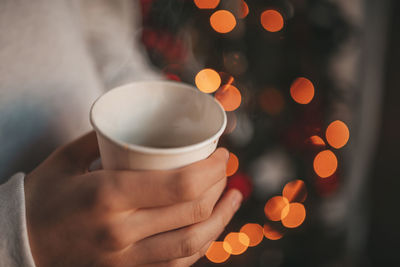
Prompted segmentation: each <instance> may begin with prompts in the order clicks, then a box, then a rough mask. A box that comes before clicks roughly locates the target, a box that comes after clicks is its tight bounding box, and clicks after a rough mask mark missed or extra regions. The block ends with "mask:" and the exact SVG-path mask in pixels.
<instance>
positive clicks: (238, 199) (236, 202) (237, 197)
mask: <svg viewBox="0 0 400 267" xmlns="http://www.w3.org/2000/svg"><path fill="white" fill-rule="evenodd" d="M232 194H233V196H232V208H233V209H234V210H235V211H237V210H238V209H239V207H240V204H241V203H242V199H243V196H242V193H240V191H239V190H236V189H234V190H233V193H232Z"/></svg>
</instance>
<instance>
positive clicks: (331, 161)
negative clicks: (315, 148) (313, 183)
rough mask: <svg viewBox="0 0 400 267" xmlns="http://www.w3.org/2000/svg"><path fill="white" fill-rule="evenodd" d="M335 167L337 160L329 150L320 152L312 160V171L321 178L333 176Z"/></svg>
mask: <svg viewBox="0 0 400 267" xmlns="http://www.w3.org/2000/svg"><path fill="white" fill-rule="evenodd" d="M337 166H338V161H337V158H336V156H335V154H334V153H333V152H332V151H330V150H324V151H321V152H319V153H318V154H317V155H316V156H315V158H314V171H315V173H316V174H317V175H318V176H319V177H321V178H326V177H329V176H331V175H332V174H334V173H335V171H336V169H337Z"/></svg>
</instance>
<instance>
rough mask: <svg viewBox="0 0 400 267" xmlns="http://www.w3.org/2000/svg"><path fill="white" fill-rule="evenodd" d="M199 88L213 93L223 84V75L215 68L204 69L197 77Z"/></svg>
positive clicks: (204, 91) (196, 81)
mask: <svg viewBox="0 0 400 267" xmlns="http://www.w3.org/2000/svg"><path fill="white" fill-rule="evenodd" d="M194 81H195V83H196V86H197V88H198V89H199V90H200V91H202V92H203V93H213V92H215V91H217V89H218V88H219V86H220V85H221V77H220V76H219V74H218V72H216V71H215V70H213V69H203V70H201V71H199V72H198V73H197V75H196V77H195V80H194Z"/></svg>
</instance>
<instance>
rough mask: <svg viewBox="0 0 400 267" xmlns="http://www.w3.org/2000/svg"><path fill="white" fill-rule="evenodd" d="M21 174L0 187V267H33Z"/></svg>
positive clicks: (23, 176)
mask: <svg viewBox="0 0 400 267" xmlns="http://www.w3.org/2000/svg"><path fill="white" fill-rule="evenodd" d="M24 178H25V175H24V174H23V173H17V174H15V175H14V176H12V177H11V178H10V179H9V180H8V181H7V182H6V183H4V184H2V185H0V266H7V267H22V266H23V267H34V266H35V263H34V261H33V257H32V254H31V251H30V246H29V240H28V231H27V227H26V217H25V192H24Z"/></svg>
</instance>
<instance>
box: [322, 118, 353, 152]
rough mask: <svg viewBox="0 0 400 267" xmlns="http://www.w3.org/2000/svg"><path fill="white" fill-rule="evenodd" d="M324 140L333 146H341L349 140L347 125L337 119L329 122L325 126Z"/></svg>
mask: <svg viewBox="0 0 400 267" xmlns="http://www.w3.org/2000/svg"><path fill="white" fill-rule="evenodd" d="M325 136H326V140H327V141H328V143H329V144H330V145H331V146H332V147H334V148H341V147H343V146H345V145H346V144H347V141H349V137H350V132H349V128H348V127H347V125H346V124H345V123H344V122H342V121H339V120H336V121H334V122H332V123H331V124H329V126H328V128H326V134H325Z"/></svg>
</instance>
